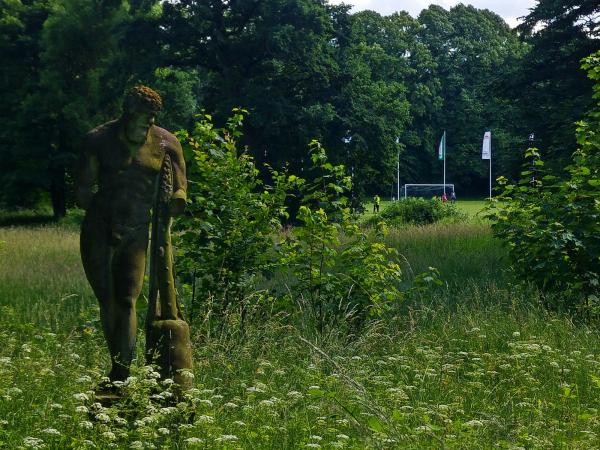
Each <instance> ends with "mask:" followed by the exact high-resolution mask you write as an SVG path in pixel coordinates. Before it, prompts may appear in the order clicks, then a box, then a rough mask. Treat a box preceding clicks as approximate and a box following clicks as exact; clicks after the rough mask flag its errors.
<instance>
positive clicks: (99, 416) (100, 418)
mask: <svg viewBox="0 0 600 450" xmlns="http://www.w3.org/2000/svg"><path fill="white" fill-rule="evenodd" d="M96 420H97V421H99V422H102V423H108V422H110V416H109V415H108V414H106V413H100V414H96Z"/></svg>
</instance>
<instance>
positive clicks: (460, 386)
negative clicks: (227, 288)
mask: <svg viewBox="0 0 600 450" xmlns="http://www.w3.org/2000/svg"><path fill="white" fill-rule="evenodd" d="M464 205H465V204H464V203H461V207H465V208H469V209H470V210H475V209H478V208H479V206H480V205H479V204H475V203H472V204H467V205H466V206H464ZM386 239H387V242H388V243H390V244H392V245H393V246H395V247H396V248H397V249H398V250H399V251H400V253H401V254H402V255H403V256H404V258H405V263H404V267H403V269H404V273H405V277H406V278H407V280H410V278H411V277H412V275H413V274H417V273H420V272H422V271H423V270H426V269H427V267H428V266H434V267H437V269H438V270H439V273H440V278H441V280H442V281H443V283H442V285H441V286H439V287H437V288H435V289H428V290H424V291H416V292H415V293H414V294H413V295H411V296H409V297H407V298H406V300H405V304H404V305H403V306H402V308H401V313H399V314H397V315H396V316H395V317H394V318H393V319H389V320H386V321H376V322H373V323H369V324H368V325H366V326H364V327H362V328H361V329H359V330H356V329H341V328H328V329H326V330H325V332H324V333H322V334H321V333H317V332H316V331H315V330H314V328H312V327H311V326H310V324H309V323H308V322H307V323H302V321H300V322H297V323H293V324H290V323H286V322H285V321H284V320H282V319H281V318H279V317H271V318H270V319H269V320H266V321H262V322H250V323H247V324H246V327H245V328H244V329H243V331H240V328H239V327H234V326H230V327H214V328H213V327H212V325H209V322H198V323H197V324H196V326H195V327H194V329H193V334H194V336H193V339H194V352H195V354H194V357H195V389H193V390H192V391H191V392H190V393H189V394H188V397H187V398H186V399H185V400H184V401H182V402H180V403H179V404H176V405H172V404H170V403H169V402H166V401H165V399H164V398H161V397H160V396H158V397H157V396H156V394H153V391H152V386H153V384H154V383H156V381H155V380H154V379H153V376H154V374H153V372H152V370H151V369H150V368H147V367H144V366H143V358H142V355H143V352H142V349H143V334H142V333H140V336H139V340H138V346H139V349H138V361H137V364H136V368H135V370H134V374H133V375H134V376H133V378H131V379H130V380H129V381H128V383H127V385H126V386H125V389H126V390H127V392H128V393H129V395H130V397H129V399H130V400H129V401H128V403H127V405H126V407H124V406H121V407H119V408H114V407H113V408H102V407H101V406H100V405H98V404H96V403H95V402H94V398H93V390H94V388H95V386H96V384H97V383H98V382H99V380H100V379H101V377H102V376H103V375H104V374H105V373H106V371H107V368H108V363H109V361H108V354H107V351H106V349H105V343H104V340H103V336H102V331H101V330H100V328H99V321H98V308H97V306H96V302H95V299H94V298H93V295H92V293H91V291H90V289H89V287H88V284H87V281H86V280H85V277H84V274H83V270H82V268H81V264H80V261H79V250H78V231H77V229H76V228H75V227H73V226H72V225H64V226H56V225H42V226H39V225H36V226H27V227H25V226H17V227H3V228H0V241H2V242H3V243H2V246H1V248H0V267H2V269H1V270H0V308H1V312H2V314H1V315H0V330H1V331H0V341H1V342H2V344H3V345H2V346H1V348H0V372H1V377H0V447H5V448H56V449H63V448H232V449H233V448H355V449H359V448H366V447H370V448H415V449H417V448H419V449H420V448H514V449H516V448H560V447H565V445H567V447H568V448H581V449H584V448H585V449H587V448H595V447H597V445H598V442H599V438H598V434H599V433H600V421H599V419H598V417H599V415H598V408H600V400H599V397H600V396H599V395H598V394H599V392H600V339H599V338H598V333H597V331H596V330H595V329H592V328H589V327H588V326H586V325H584V324H573V323H572V321H571V320H570V319H569V318H568V317H566V316H562V315H559V314H554V313H550V312H547V310H545V309H542V308H541V307H538V306H537V305H538V303H539V300H540V299H539V294H538V293H537V292H536V291H535V290H534V289H532V288H527V287H523V286H520V285H518V284H516V283H515V282H514V280H513V279H512V277H511V275H510V273H509V272H508V271H507V263H506V259H505V251H504V250H503V248H502V247H501V246H500V243H499V242H497V241H496V240H494V239H493V238H492V236H491V234H490V230H489V225H487V224H485V223H481V221H478V220H475V221H473V222H472V223H461V224H445V225H431V226H426V227H407V228H404V229H392V230H390V231H389V233H388V235H387V237H386ZM184 300H185V299H184ZM138 306H139V309H140V311H139V320H140V322H142V321H143V318H144V311H143V308H144V301H143V299H141V300H140V302H139V305H138ZM140 328H142V329H143V327H140ZM153 395H154V397H153V398H150V397H152V396H153ZM160 395H163V396H164V395H166V394H160Z"/></svg>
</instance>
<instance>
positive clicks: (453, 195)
mask: <svg viewBox="0 0 600 450" xmlns="http://www.w3.org/2000/svg"><path fill="white" fill-rule="evenodd" d="M450 203H456V192H454V191H452V193H451V194H450Z"/></svg>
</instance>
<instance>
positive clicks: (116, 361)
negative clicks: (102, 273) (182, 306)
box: [110, 226, 148, 380]
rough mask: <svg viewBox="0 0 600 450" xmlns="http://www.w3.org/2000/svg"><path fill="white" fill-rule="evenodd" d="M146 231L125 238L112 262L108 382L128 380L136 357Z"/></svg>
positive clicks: (146, 243)
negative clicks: (110, 361) (111, 313)
mask: <svg viewBox="0 0 600 450" xmlns="http://www.w3.org/2000/svg"><path fill="white" fill-rule="evenodd" d="M147 248H148V227H147V226H145V227H140V228H138V229H136V230H135V231H134V232H132V233H131V234H129V235H128V236H127V237H124V239H123V241H122V243H121V245H120V246H119V247H118V249H117V251H116V252H115V254H114V256H113V259H112V278H113V286H114V298H113V303H112V310H113V317H112V325H113V326H114V330H115V331H116V333H115V334H114V342H113V344H114V347H115V348H114V353H113V352H111V353H112V355H113V368H112V371H111V374H110V378H111V379H113V380H123V379H125V378H127V377H128V376H129V365H130V364H131V361H132V360H133V357H134V354H135V342H136V332H137V317H136V312H135V303H136V300H137V298H138V297H139V295H140V293H141V291H142V287H143V283H144V272H145V268H146V250H147Z"/></svg>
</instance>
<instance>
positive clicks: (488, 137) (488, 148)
mask: <svg viewBox="0 0 600 450" xmlns="http://www.w3.org/2000/svg"><path fill="white" fill-rule="evenodd" d="M481 159H492V132H491V131H486V132H485V134H484V135H483V147H482V148H481Z"/></svg>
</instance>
